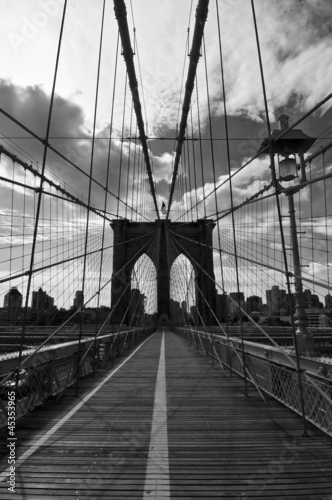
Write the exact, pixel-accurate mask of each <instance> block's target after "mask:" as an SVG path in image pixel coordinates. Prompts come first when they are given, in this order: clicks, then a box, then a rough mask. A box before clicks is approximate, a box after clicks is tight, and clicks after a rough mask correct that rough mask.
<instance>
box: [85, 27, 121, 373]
mask: <svg viewBox="0 0 332 500" xmlns="http://www.w3.org/2000/svg"><path fill="white" fill-rule="evenodd" d="M119 40H120V34H119V32H118V36H117V42H116V49H115V68H114V79H113V93H112V106H111V122H110V126H109V130H110V138H109V142H108V154H107V171H106V180H105V198H104V213H105V214H106V210H107V201H108V189H107V188H108V181H109V175H110V166H111V150H112V132H113V118H114V101H115V89H116V80H117V68H118V56H119ZM126 208H127V206H126ZM105 230H106V219H105V218H104V219H103V233H102V243H101V244H102V248H101V257H100V271H99V284H98V291H100V289H101V280H102V275H103V265H104V246H105ZM110 303H111V299H110ZM99 307H100V293H98V300H97V319H98V311H99ZM97 334H98V321H97V320H96V332H95V343H94V350H96V340H97ZM95 359H96V356H94V360H95ZM93 373H95V362H94V363H93Z"/></svg>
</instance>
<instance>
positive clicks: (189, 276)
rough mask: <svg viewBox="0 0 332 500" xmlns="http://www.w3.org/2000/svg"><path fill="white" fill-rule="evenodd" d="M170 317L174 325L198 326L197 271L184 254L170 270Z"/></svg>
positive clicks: (175, 261)
mask: <svg viewBox="0 0 332 500" xmlns="http://www.w3.org/2000/svg"><path fill="white" fill-rule="evenodd" d="M170 316H171V322H172V324H173V325H185V324H198V318H197V308H196V290H195V270H194V267H193V265H192V264H191V262H190V260H189V259H188V258H187V257H186V256H185V255H184V254H182V253H181V254H180V255H179V256H178V257H177V258H176V259H175V260H174V262H173V264H172V267H171V269H170Z"/></svg>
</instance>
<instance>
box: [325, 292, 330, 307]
mask: <svg viewBox="0 0 332 500" xmlns="http://www.w3.org/2000/svg"><path fill="white" fill-rule="evenodd" d="M325 307H326V308H327V309H332V295H331V294H330V293H328V294H327V295H325Z"/></svg>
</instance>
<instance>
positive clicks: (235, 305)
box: [228, 292, 244, 318]
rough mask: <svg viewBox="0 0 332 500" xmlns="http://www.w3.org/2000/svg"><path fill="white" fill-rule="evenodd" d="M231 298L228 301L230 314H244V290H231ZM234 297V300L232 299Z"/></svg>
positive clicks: (232, 316) (233, 315)
mask: <svg viewBox="0 0 332 500" xmlns="http://www.w3.org/2000/svg"><path fill="white" fill-rule="evenodd" d="M229 297H230V300H229V301H228V316H229V317H230V318H234V317H236V316H242V311H241V309H239V307H240V308H242V309H243V306H244V293H243V292H231V293H230V294H229ZM232 299H233V300H232Z"/></svg>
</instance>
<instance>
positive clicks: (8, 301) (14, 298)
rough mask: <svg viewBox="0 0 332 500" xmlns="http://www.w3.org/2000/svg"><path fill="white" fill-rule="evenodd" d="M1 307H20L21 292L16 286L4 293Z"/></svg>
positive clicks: (10, 308)
mask: <svg viewBox="0 0 332 500" xmlns="http://www.w3.org/2000/svg"><path fill="white" fill-rule="evenodd" d="M3 307H4V308H5V309H8V310H9V311H14V310H16V309H21V307H22V294H21V292H19V291H18V289H17V287H16V286H13V287H12V288H11V289H10V290H9V292H7V293H6V295H5V297H4V301H3Z"/></svg>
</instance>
